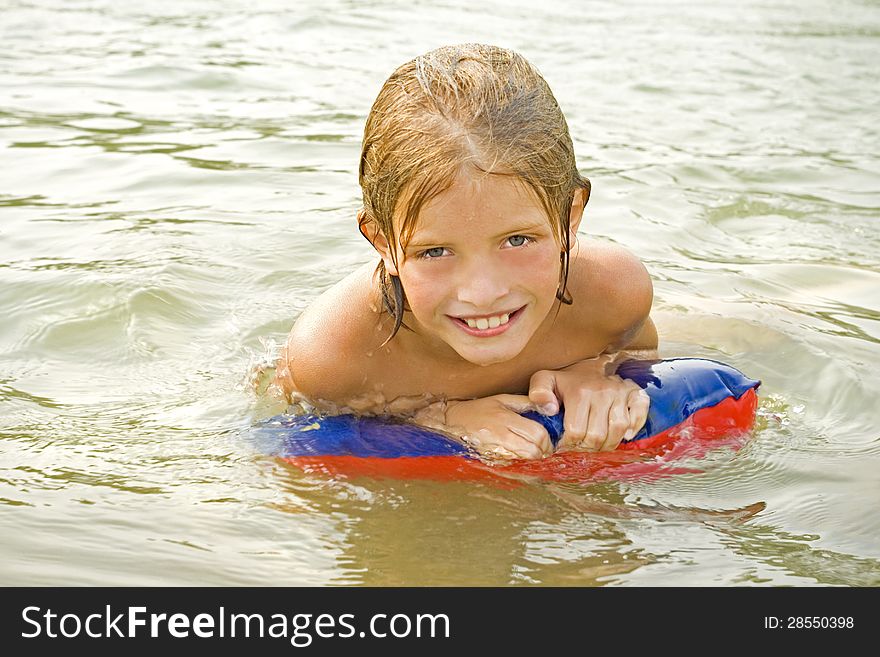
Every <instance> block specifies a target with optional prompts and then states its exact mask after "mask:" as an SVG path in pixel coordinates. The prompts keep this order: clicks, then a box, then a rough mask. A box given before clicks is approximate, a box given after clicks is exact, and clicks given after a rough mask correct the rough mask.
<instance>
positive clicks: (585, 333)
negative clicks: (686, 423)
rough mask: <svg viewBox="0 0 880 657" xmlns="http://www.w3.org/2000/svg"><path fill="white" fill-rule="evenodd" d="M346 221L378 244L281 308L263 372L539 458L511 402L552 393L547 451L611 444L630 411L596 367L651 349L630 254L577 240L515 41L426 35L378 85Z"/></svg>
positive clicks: (564, 130) (548, 132) (524, 405)
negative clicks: (292, 315) (292, 318)
mask: <svg viewBox="0 0 880 657" xmlns="http://www.w3.org/2000/svg"><path fill="white" fill-rule="evenodd" d="M360 185H361V188H362V191H363V203H364V205H363V209H362V210H360V212H359V213H358V217H357V218H358V227H359V229H360V232H361V233H362V234H363V236H364V237H365V238H366V239H367V240H369V242H370V243H371V244H372V245H373V247H374V248H375V249H376V251H377V252H378V256H379V260H378V264H377V263H371V264H369V265H367V266H364V267H362V268H360V269H358V270H357V271H355V272H354V273H352V274H351V275H349V276H348V277H346V278H345V279H343V280H342V281H340V282H339V283H337V284H336V285H335V286H334V287H332V288H331V289H329V290H327V291H326V292H325V293H324V294H322V295H321V296H320V297H319V298H318V299H317V300H316V301H315V302H314V303H313V304H312V306H311V307H309V308H308V309H307V310H306V311H305V312H304V313H303V314H302V316H300V317H299V319H298V320H297V322H296V324H295V325H294V327H293V329H292V330H291V332H290V336H289V338H288V341H287V344H286V346H285V347H284V349H283V352H282V354H281V359H280V361H279V363H278V367H277V373H276V379H275V384H276V385H277V386H279V387H280V388H281V390H282V391H284V392H285V393H286V394H287V395H288V396H289V395H291V394H294V393H295V394H298V395H301V396H304V397H305V398H307V399H308V400H309V401H310V402H311V403H312V404H314V405H316V406H318V407H319V408H324V409H339V408H343V407H346V408H348V409H353V410H356V411H359V412H366V413H377V414H379V413H392V414H398V415H403V416H407V417H409V418H410V419H411V420H412V421H414V422H417V423H419V424H423V425H426V426H431V427H433V428H438V429H442V430H444V431H445V432H447V433H451V434H454V435H457V436H459V437H461V438H462V439H464V440H465V441H466V442H468V443H469V444H470V445H472V446H473V447H474V448H476V449H477V450H478V451H479V452H480V453H482V454H485V455H496V456H501V457H506V458H510V457H513V458H542V457H545V456H548V455H549V454H551V453H552V452H553V451H554V450H553V447H552V445H551V443H550V440H549V437H548V435H547V432H546V431H545V429H544V428H543V427H542V426H541V425H540V424H538V423H537V422H534V421H532V420H529V419H527V418H524V417H522V416H520V415H519V412H521V411H524V410H527V409H537V410H538V411H539V412H542V413H545V414H548V415H551V414H555V413H556V412H558V410H559V409H560V408H561V407H563V406H564V408H565V421H564V434H563V438H562V440H561V442H560V443H559V446H558V449H576V450H611V449H614V448H615V447H616V446H617V445H618V443H620V441H621V440H622V439H629V438H631V437H632V436H633V435H635V433H636V432H638V430H639V429H640V428H641V427H642V425H643V424H644V422H645V419H646V417H647V411H648V399H647V396H646V395H645V394H644V393H643V392H642V391H641V389H640V388H638V386H636V385H635V384H633V383H631V382H628V381H624V380H622V379H620V378H619V377H617V376H614V375H613V372H614V367H615V365H616V363H617V362H619V361H620V360H621V359H622V358H623V354H622V350H624V349H626V350H627V351H628V352H630V353H629V354H627V357H630V356H631V355H632V352H633V351H640V352H645V351H646V352H648V353H647V354H646V353H641V354H639V355H642V356H648V357H652V354H651V353H650V352H652V350H655V349H656V347H657V332H656V330H655V328H654V324H653V322H652V321H651V319H650V317H649V312H650V309H651V301H652V296H653V291H652V285H651V281H650V278H649V276H648V274H647V272H646V270H645V268H644V267H643V266H642V264H641V263H640V261H639V260H638V259H637V258H636V257H634V256H633V255H631V254H630V253H628V252H627V251H625V250H623V249H621V248H618V247H615V246H610V245H604V244H592V243H591V244H589V246H586V245H584V246H583V247H582V248H579V244H578V238H577V229H578V226H579V225H580V222H581V218H582V216H583V212H584V207H585V206H586V204H587V200H588V199H589V197H590V182H589V181H588V180H587V179H586V178H584V177H582V176H581V175H580V174H579V173H578V170H577V167H576V165H575V159H574V152H573V147H572V142H571V137H570V136H569V133H568V125H567V124H566V121H565V118H564V116H563V115H562V112H561V111H560V109H559V106H558V105H557V103H556V99H555V98H554V97H553V94H552V92H551V91H550V89H549V87H548V86H547V83H546V82H545V81H544V79H543V78H542V77H541V75H540V74H539V73H538V72H537V71H536V70H535V68H534V67H533V66H532V65H531V64H529V63H528V62H527V61H526V60H525V59H524V58H523V57H521V56H520V55H518V54H517V53H514V52H511V51H509V50H504V49H501V48H497V47H493V46H485V45H475V44H467V45H460V46H449V47H444V48H439V49H437V50H433V51H431V52H429V53H427V54H425V55H422V56H421V57H417V58H416V59H414V60H412V61H410V62H408V63H406V64H404V65H403V66H401V67H400V68H398V69H397V70H396V71H395V72H394V73H393V74H392V75H391V77H390V78H389V79H388V80H387V81H386V82H385V84H384V86H383V87H382V89H381V91H380V92H379V96H378V98H377V99H376V101H375V103H374V104H373V107H372V110H371V111H370V115H369V117H368V118H367V123H366V127H365V129H364V140H363V149H362V152H361V162H360Z"/></svg>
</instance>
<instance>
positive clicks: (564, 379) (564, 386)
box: [529, 361, 650, 452]
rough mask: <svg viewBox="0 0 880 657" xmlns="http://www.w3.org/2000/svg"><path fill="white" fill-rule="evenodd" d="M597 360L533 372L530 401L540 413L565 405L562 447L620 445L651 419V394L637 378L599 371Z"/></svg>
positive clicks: (582, 448) (608, 447)
mask: <svg viewBox="0 0 880 657" xmlns="http://www.w3.org/2000/svg"><path fill="white" fill-rule="evenodd" d="M596 365H597V363H596V362H595V361H583V362H581V363H575V364H574V365H570V366H569V367H566V368H565V369H562V370H557V371H553V370H540V371H538V372H535V374H533V375H532V378H531V381H530V383H529V399H531V401H532V403H533V404H534V405H535V406H536V407H537V409H538V411H539V412H541V413H543V414H545V415H555V414H556V413H558V412H559V409H560V407H561V406H564V407H565V419H564V422H563V429H564V431H563V434H562V440H560V441H559V443H558V444H557V446H556V449H557V451H565V450H576V451H586V452H599V451H610V450H613V449H616V448H617V446H618V445H619V444H620V441H621V440H629V439H631V438H632V437H633V436H635V435H636V434H637V433H638V432H639V429H641V428H642V427H643V426H644V424H645V421H646V420H647V419H648V406H649V404H650V399H649V398H648V394H647V393H646V392H645V391H644V390H642V389H641V388H640V387H639V386H637V385H636V384H635V383H633V382H632V381H627V380H624V379H621V378H620V377H619V376H616V375H610V376H609V375H606V374H605V373H604V372H600V371H597V367H596Z"/></svg>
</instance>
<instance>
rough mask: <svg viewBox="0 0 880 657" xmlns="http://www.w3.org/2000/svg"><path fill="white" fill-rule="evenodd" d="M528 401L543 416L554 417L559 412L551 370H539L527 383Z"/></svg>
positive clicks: (553, 376) (553, 375)
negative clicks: (530, 401)
mask: <svg viewBox="0 0 880 657" xmlns="http://www.w3.org/2000/svg"><path fill="white" fill-rule="evenodd" d="M529 399H531V400H532V403H533V404H534V405H535V408H537V409H538V411H539V412H541V413H543V414H544V415H556V414H557V413H558V412H559V398H558V397H557V395H556V373H555V372H553V371H551V370H539V371H537V372H535V373H534V374H533V375H532V378H531V380H530V381H529Z"/></svg>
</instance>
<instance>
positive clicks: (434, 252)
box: [422, 246, 446, 258]
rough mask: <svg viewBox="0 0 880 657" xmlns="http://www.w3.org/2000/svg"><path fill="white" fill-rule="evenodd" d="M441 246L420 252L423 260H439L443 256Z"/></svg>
mask: <svg viewBox="0 0 880 657" xmlns="http://www.w3.org/2000/svg"><path fill="white" fill-rule="evenodd" d="M445 250H446V249H444V248H443V247H442V246H435V247H434V248H433V249H428V250H426V251H423V252H422V257H425V258H439V257H440V256H442V255H443V251H445Z"/></svg>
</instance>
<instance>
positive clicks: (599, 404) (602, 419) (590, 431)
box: [580, 395, 611, 452]
mask: <svg viewBox="0 0 880 657" xmlns="http://www.w3.org/2000/svg"><path fill="white" fill-rule="evenodd" d="M610 410H611V398H609V397H606V396H605V395H595V396H593V398H592V399H591V400H590V420H589V422H588V423H587V435H586V436H584V439H583V440H582V441H581V447H580V448H581V449H582V450H584V451H587V452H598V451H599V450H600V449H601V448H602V445H603V443H604V442H605V438H607V437H608V414H609V412H610Z"/></svg>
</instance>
